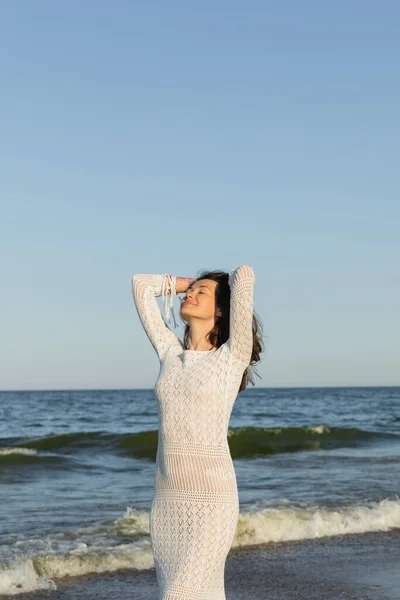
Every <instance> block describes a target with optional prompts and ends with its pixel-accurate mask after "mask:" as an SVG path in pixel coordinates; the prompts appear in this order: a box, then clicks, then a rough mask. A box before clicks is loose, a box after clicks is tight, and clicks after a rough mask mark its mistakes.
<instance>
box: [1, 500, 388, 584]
mask: <svg viewBox="0 0 400 600" xmlns="http://www.w3.org/2000/svg"><path fill="white" fill-rule="evenodd" d="M395 528H400V499H399V498H397V497H396V498H395V499H384V500H381V501H380V502H369V503H365V504H360V503H359V504H354V505H350V506H347V507H340V508H338V509H337V510H335V509H333V508H318V507H315V506H310V507H298V506H297V507H295V506H290V505H289V502H288V503H287V504H286V505H284V506H278V507H275V508H264V509H262V510H258V511H242V512H241V513H240V515H239V521H238V525H237V530H236V533H235V537H234V541H233V544H232V548H240V547H249V546H254V545H259V544H268V543H271V542H287V541H293V540H303V539H315V538H321V537H326V536H335V535H346V534H354V533H360V534H361V533H366V532H372V531H388V530H390V529H395ZM39 541H40V540H39V539H38V540H37V542H38V544H39ZM34 542H35V540H33V539H30V540H26V544H27V546H29V548H30V556H27V557H26V558H24V557H23V556H19V557H17V556H14V559H13V561H12V562H11V563H10V564H9V565H8V566H7V568H6V569H5V570H0V595H16V594H18V593H22V592H27V591H34V590H36V589H37V590H38V589H49V590H51V589H56V583H55V582H54V580H57V579H62V578H65V577H77V576H82V575H90V574H95V573H106V572H114V571H119V570H124V569H132V568H134V569H139V570H143V569H149V568H152V567H153V566H154V562H153V555H152V550H151V542H150V538H149V513H148V511H143V510H136V509H135V508H130V507H128V508H127V510H126V512H125V514H124V515H123V516H122V517H121V518H120V519H116V520H114V521H108V522H102V523H95V524H93V525H92V526H91V527H88V528H82V529H77V530H75V531H72V532H66V533H64V534H62V533H58V534H54V536H51V535H47V536H46V539H42V540H41V543H42V544H43V545H44V546H46V548H47V549H46V550H44V548H42V549H41V550H40V548H39V546H37V550H36V554H35V552H34V551H33V556H32V546H33V545H34ZM18 544H19V545H18V552H21V548H23V543H22V542H21V541H20V542H18Z"/></svg>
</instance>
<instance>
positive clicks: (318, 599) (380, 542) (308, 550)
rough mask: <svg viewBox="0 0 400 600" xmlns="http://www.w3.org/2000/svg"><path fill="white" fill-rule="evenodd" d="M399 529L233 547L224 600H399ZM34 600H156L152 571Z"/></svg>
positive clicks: (83, 582)
mask: <svg viewBox="0 0 400 600" xmlns="http://www.w3.org/2000/svg"><path fill="white" fill-rule="evenodd" d="M399 567H400V530H399V529H395V530H392V531H388V532H375V533H364V534H358V535H353V534H350V535H341V536H331V537H323V538H320V539H317V540H301V541H296V542H293V541H292V542H280V543H271V544H267V545H263V546H254V547H248V548H246V549H241V548H240V549H234V550H232V551H231V552H230V553H229V555H228V558H227V562H226V569H225V591H226V598H227V600H247V599H251V600H399V598H400V568H399ZM56 585H57V588H58V589H57V590H56V591H54V590H53V591H45V592H40V591H38V592H33V593H30V594H20V595H18V598H20V599H21V600H22V599H25V600H28V599H33V598H35V600H45V599H46V600H47V599H49V600H50V598H51V599H52V600H112V599H115V600H116V599H118V600H124V599H129V598H132V599H134V600H156V599H157V598H158V596H157V594H158V588H157V581H156V576H155V571H154V569H148V570H144V571H138V570H130V571H129V570H125V571H121V572H118V573H113V574H101V575H99V576H96V575H95V576H90V575H88V576H84V577H77V578H68V579H65V580H60V581H57V582H56Z"/></svg>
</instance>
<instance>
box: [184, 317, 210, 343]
mask: <svg viewBox="0 0 400 600" xmlns="http://www.w3.org/2000/svg"><path fill="white" fill-rule="evenodd" d="M214 325H215V320H214V319H209V320H207V321H205V320H204V319H201V320H200V319H193V320H191V323H190V326H189V341H188V350H213V349H214V346H213V345H212V344H210V342H208V341H207V339H206V338H207V335H208V333H209V332H210V331H211V329H212V328H213V327H214Z"/></svg>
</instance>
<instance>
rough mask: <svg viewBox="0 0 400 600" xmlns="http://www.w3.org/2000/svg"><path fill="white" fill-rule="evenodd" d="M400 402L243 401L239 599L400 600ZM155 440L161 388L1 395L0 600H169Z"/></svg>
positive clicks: (237, 448)
mask: <svg viewBox="0 0 400 600" xmlns="http://www.w3.org/2000/svg"><path fill="white" fill-rule="evenodd" d="M110 406H112V410H110ZM399 407H400V388H310V389H268V388H257V389H249V390H245V391H244V392H243V393H242V394H240V396H239V397H238V399H237V401H236V402H235V406H234V408H233V412H232V416H231V421H230V426H229V431H228V443H229V447H230V451H231V454H232V459H233V461H234V466H235V472H236V476H237V482H238V490H239V499H240V515H239V521H238V525H237V531H236V534H235V537H234V540H233V543H232V547H231V549H230V552H229V555H228V558H227V561H226V569H225V586H226V597H227V600H235V599H243V600H247V599H248V598H250V599H253V600H257V598H262V599H266V600H273V599H279V600H290V599H301V600H309V599H313V598H316V599H317V598H318V600H334V599H335V598H338V599H341V600H342V599H343V598H347V599H357V600H358V599H365V600H381V599H385V598H386V599H388V600H400V592H399V591H398V590H400V580H399V575H398V572H399V571H400V569H399V566H400V550H399V548H400V497H399V481H400V431H399V423H400V421H399V418H400V416H399V415H400V413H399ZM157 429H158V413H157V403H156V398H155V397H154V392H153V390H136V389H135V390H81V391H45V392H43V391H33V392H2V393H0V478H1V485H2V494H3V502H0V523H1V524H2V527H1V528H0V598H3V597H9V598H11V597H12V598H23V597H25V598H48V599H49V600H50V599H53V598H54V599H55V600H57V599H60V600H63V599H64V600H65V599H69V600H76V599H77V600H79V599H85V600H86V599H88V600H91V599H93V600H102V599H103V598H107V599H109V598H116V599H117V598H118V599H119V600H121V599H123V598H137V599H138V600H139V599H143V600H146V599H150V598H151V599H152V600H158V587H157V581H156V576H155V571H154V563H153V556H152V546H151V540H150V535H149V534H150V531H149V516H150V507H151V503H152V498H153V490H154V471H155V457H156V452H157V442H158V440H157V436H158V433H157Z"/></svg>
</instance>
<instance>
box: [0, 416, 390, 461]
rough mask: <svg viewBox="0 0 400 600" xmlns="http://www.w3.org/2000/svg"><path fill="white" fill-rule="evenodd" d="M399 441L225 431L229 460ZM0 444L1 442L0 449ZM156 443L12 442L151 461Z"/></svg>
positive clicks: (313, 431) (354, 431) (299, 430)
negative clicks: (226, 433) (109, 453)
mask: <svg viewBox="0 0 400 600" xmlns="http://www.w3.org/2000/svg"><path fill="white" fill-rule="evenodd" d="M398 439H399V436H398V435H396V434H394V433H384V432H376V431H365V430H363V429H359V428H352V427H349V428H346V427H329V426H327V425H325V424H317V425H301V426H298V427H237V428H229V430H228V444H229V447H230V452H231V455H232V458H253V457H256V456H259V455H265V454H277V453H285V452H301V451H304V450H327V449H328V450H329V449H332V448H340V447H346V446H347V447H348V446H359V445H362V444H366V443H369V442H374V441H389V440H398ZM4 441H6V440H3V442H4ZM1 442H2V440H0V445H1ZM7 442H8V444H7V446H10V440H7ZM157 442H158V431H157V430H151V431H140V432H138V433H121V434H113V433H107V432H104V431H91V432H75V433H66V434H60V435H50V436H45V437H40V438H35V439H32V438H28V439H27V438H25V439H21V438H19V439H18V440H15V443H16V444H18V446H21V445H22V446H23V448H24V451H25V452H26V455H27V454H28V452H29V451H30V450H35V451H41V452H52V453H61V454H74V453H79V452H82V451H85V450H98V451H102V452H105V453H108V452H111V453H117V454H121V455H124V456H130V457H132V458H142V459H151V460H153V461H155V459H156V455H157ZM3 450H4V448H3ZM6 450H9V448H6ZM17 450H18V449H17ZM0 452H1V448H0ZM0 459H1V454H0Z"/></svg>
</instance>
